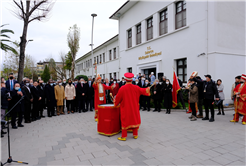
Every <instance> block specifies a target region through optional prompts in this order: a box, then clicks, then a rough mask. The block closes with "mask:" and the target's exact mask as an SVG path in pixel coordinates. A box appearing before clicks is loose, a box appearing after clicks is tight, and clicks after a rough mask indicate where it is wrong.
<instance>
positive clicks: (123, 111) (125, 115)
mask: <svg viewBox="0 0 246 166" xmlns="http://www.w3.org/2000/svg"><path fill="white" fill-rule="evenodd" d="M124 76H125V80H126V84H125V85H124V86H122V87H121V88H120V89H119V91H118V94H117V95H116V97H115V99H114V105H115V106H118V105H119V104H120V118H121V129H122V135H121V137H119V138H118V140H121V141H126V138H127V130H132V131H133V137H134V138H135V139H137V138H138V128H139V126H140V124H141V118H140V113H139V104H138V103H139V98H140V96H141V95H145V96H150V88H149V87H148V88H140V87H139V86H137V85H133V84H132V78H133V77H134V75H133V74H132V73H125V74H124Z"/></svg>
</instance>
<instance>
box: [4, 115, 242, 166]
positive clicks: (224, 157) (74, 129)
mask: <svg viewBox="0 0 246 166" xmlns="http://www.w3.org/2000/svg"><path fill="white" fill-rule="evenodd" d="M45 112H46V111H45ZM225 113H226V115H225V116H222V115H220V116H216V117H215V122H213V123H210V122H208V121H202V120H201V119H198V120H197V121H194V122H191V121H189V119H188V116H190V114H185V112H177V111H176V112H175V111H172V113H171V114H170V115H168V114H165V112H164V111H162V112H160V113H158V112H146V111H141V118H142V125H141V126H140V129H139V138H138V139H137V140H135V139H133V137H132V133H129V134H128V139H127V141H126V142H120V141H118V140H117V138H118V137H119V136H120V134H118V135H115V136H112V137H106V136H103V135H99V134H98V133H97V123H96V122H94V120H93V117H94V112H87V113H81V114H79V113H76V114H69V115H62V116H56V117H52V118H48V117H46V118H44V119H41V120H39V121H36V122H33V123H30V124H24V125H25V127H24V128H18V129H17V130H14V129H11V130H10V134H11V150H12V151H11V155H12V156H13V159H14V160H21V161H26V162H28V163H29V165H245V127H246V126H243V125H242V124H241V123H236V124H233V123H230V122H229V120H231V119H232V118H233V116H232V114H233V111H226V112H225ZM1 143H2V144H1V161H3V162H5V161H6V159H7V137H6V135H5V137H4V138H2V139H1ZM10 165H18V166H20V165H21V164H13V163H12V164H10Z"/></svg>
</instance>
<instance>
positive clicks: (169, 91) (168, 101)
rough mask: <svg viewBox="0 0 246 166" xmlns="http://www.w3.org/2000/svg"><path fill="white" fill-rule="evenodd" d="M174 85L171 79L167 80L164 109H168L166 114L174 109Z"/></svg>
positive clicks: (164, 90)
mask: <svg viewBox="0 0 246 166" xmlns="http://www.w3.org/2000/svg"><path fill="white" fill-rule="evenodd" d="M172 88H173V86H172V84H171V83H170V81H169V79H166V85H165V86H163V90H162V91H163V92H164V107H165V108H166V109H167V111H166V114H170V113H171V108H172Z"/></svg>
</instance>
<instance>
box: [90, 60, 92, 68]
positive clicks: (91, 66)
mask: <svg viewBox="0 0 246 166" xmlns="http://www.w3.org/2000/svg"><path fill="white" fill-rule="evenodd" d="M90 67H92V59H90Z"/></svg>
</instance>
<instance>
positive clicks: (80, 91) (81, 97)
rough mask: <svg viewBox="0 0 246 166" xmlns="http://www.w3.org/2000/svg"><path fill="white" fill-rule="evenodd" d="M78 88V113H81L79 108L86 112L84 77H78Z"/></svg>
mask: <svg viewBox="0 0 246 166" xmlns="http://www.w3.org/2000/svg"><path fill="white" fill-rule="evenodd" d="M77 90H78V96H77V97H78V100H79V113H81V110H82V111H83V112H86V110H85V101H86V93H87V90H88V88H87V86H86V84H85V80H84V78H81V79H80V83H78V85H77Z"/></svg>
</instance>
